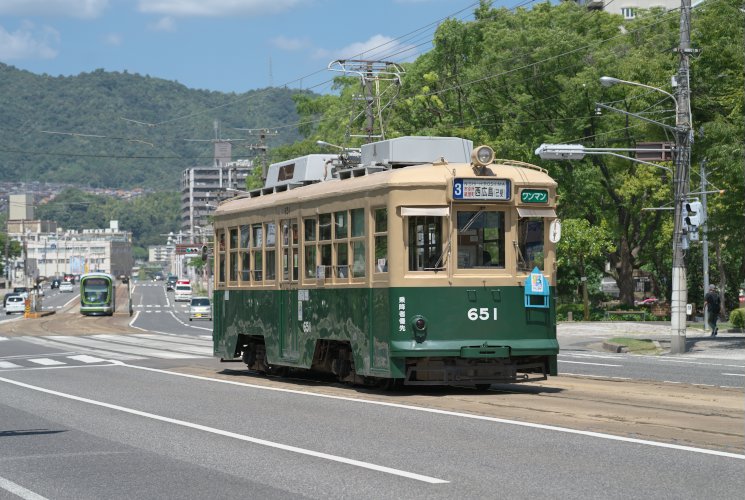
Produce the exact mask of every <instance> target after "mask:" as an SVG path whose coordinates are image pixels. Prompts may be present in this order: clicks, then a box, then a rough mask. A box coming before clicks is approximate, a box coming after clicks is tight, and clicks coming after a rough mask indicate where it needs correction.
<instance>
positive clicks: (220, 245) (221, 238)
mask: <svg viewBox="0 0 745 500" xmlns="http://www.w3.org/2000/svg"><path fill="white" fill-rule="evenodd" d="M215 240H216V241H217V273H216V275H217V283H218V285H222V286H225V230H224V229H219V230H218V231H217V235H216V238H215Z"/></svg>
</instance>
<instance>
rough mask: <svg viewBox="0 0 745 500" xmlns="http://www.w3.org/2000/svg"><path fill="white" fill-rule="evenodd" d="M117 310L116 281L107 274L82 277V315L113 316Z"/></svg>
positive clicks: (88, 274) (86, 274)
mask: <svg viewBox="0 0 745 500" xmlns="http://www.w3.org/2000/svg"><path fill="white" fill-rule="evenodd" d="M115 310H116V280H115V279H114V277H113V276H112V275H110V274H107V273H85V274H83V275H82V276H80V314H82V315H84V316H113V315H114V311H115Z"/></svg>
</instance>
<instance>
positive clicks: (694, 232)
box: [683, 201, 704, 241]
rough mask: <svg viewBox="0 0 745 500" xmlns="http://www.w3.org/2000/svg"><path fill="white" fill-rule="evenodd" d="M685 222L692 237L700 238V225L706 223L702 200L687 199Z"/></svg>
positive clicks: (693, 238) (684, 212) (693, 239)
mask: <svg viewBox="0 0 745 500" xmlns="http://www.w3.org/2000/svg"><path fill="white" fill-rule="evenodd" d="M683 223H684V224H685V225H686V227H687V229H688V233H689V236H690V239H691V240H692V241H696V240H698V227H699V226H700V225H702V224H703V223H704V206H703V205H702V204H701V202H700V201H687V202H686V203H685V205H684V207H683Z"/></svg>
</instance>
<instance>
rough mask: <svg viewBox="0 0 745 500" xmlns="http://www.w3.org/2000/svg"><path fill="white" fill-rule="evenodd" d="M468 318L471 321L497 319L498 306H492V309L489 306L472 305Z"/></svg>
mask: <svg viewBox="0 0 745 500" xmlns="http://www.w3.org/2000/svg"><path fill="white" fill-rule="evenodd" d="M468 319H470V320H471V321H476V320H481V321H488V320H490V319H491V320H494V321H496V320H497V308H496V307H492V308H491V311H490V310H489V308H488V307H472V308H470V309H469V310H468Z"/></svg>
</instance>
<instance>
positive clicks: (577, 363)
mask: <svg viewBox="0 0 745 500" xmlns="http://www.w3.org/2000/svg"><path fill="white" fill-rule="evenodd" d="M559 363H571V364H573V365H593V366H615V367H619V366H623V365H611V364H609V363H588V362H586V361H567V360H564V359H560V360H559Z"/></svg>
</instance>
